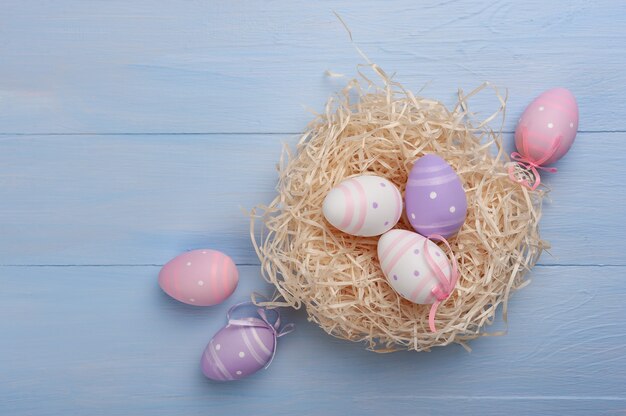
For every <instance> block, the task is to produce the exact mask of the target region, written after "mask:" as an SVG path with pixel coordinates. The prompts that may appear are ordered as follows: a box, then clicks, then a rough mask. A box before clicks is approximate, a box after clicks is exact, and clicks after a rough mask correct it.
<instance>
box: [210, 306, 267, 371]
mask: <svg viewBox="0 0 626 416" xmlns="http://www.w3.org/2000/svg"><path fill="white" fill-rule="evenodd" d="M244 320H247V321H250V322H254V323H255V326H239V325H231V324H229V325H226V326H225V327H224V328H222V329H221V330H220V331H218V332H217V334H215V336H214V337H213V338H212V339H211V341H210V342H209V344H208V345H207V347H206V349H205V350H204V354H202V358H201V359H200V367H201V368H202V373H203V374H204V375H205V376H206V377H208V378H210V379H211V380H215V381H230V380H239V379H241V378H244V377H247V376H249V375H252V374H254V373H256V372H257V371H259V370H260V369H262V368H264V367H265V366H266V365H267V364H268V362H269V361H270V359H271V357H272V354H273V352H274V348H275V347H276V345H275V337H274V332H273V330H272V328H270V326H269V324H267V323H266V322H264V321H262V320H260V319H258V318H244Z"/></svg>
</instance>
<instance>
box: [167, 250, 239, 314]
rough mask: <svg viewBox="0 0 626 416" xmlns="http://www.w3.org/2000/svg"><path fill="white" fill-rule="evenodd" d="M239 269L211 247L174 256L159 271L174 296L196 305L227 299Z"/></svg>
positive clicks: (234, 284)
mask: <svg viewBox="0 0 626 416" xmlns="http://www.w3.org/2000/svg"><path fill="white" fill-rule="evenodd" d="M238 282H239V272H238V271H237V267H236V266H235V263H234V262H233V260H232V259H231V258H230V257H228V256H227V255H226V254H224V253H222V252H219V251H216V250H209V249H201V250H193V251H188V252H186V253H183V254H181V255H179V256H176V257H174V258H173V259H172V260H170V261H169V262H167V264H165V265H164V266H163V268H162V269H161V271H160V272H159V286H161V289H163V291H164V292H165V293H167V294H168V295H170V296H171V297H173V298H174V299H176V300H178V301H180V302H183V303H186V304H189V305H195V306H212V305H217V304H219V303H222V302H223V301H224V300H226V299H227V298H228V297H229V296H230V295H231V294H232V293H233V292H234V291H235V288H236V287H237V283H238Z"/></svg>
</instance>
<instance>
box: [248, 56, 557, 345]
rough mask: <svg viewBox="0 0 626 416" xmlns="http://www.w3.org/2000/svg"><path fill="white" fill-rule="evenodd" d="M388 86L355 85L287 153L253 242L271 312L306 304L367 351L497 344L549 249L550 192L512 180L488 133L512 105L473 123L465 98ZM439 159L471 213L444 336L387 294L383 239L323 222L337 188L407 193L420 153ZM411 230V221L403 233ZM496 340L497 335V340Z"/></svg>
mask: <svg viewBox="0 0 626 416" xmlns="http://www.w3.org/2000/svg"><path fill="white" fill-rule="evenodd" d="M372 68H373V70H374V71H375V72H376V73H377V74H378V75H380V76H381V77H382V79H383V82H382V85H381V86H376V85H375V84H374V83H372V82H371V81H369V80H368V79H367V78H365V77H364V76H363V75H362V74H361V76H362V77H363V79H364V80H365V81H363V79H362V80H361V81H358V80H352V81H351V82H350V83H349V84H348V85H347V87H346V88H345V89H344V90H343V91H342V92H341V93H340V94H337V96H335V97H333V98H331V99H330V100H329V101H328V103H327V105H326V111H325V113H324V114H320V115H318V116H317V117H316V118H315V119H314V120H313V121H312V122H311V123H310V124H309V126H308V128H307V130H306V131H305V132H304V133H303V134H302V137H301V139H300V141H299V143H298V145H297V148H296V151H295V153H292V152H291V151H290V149H289V148H288V147H285V150H284V152H283V155H282V157H281V160H280V163H279V166H278V171H279V181H278V186H277V191H278V195H277V196H276V198H275V199H274V200H273V201H272V202H271V203H270V204H269V205H267V206H258V207H256V208H255V209H254V210H253V211H252V213H251V235H252V240H253V244H254V246H255V249H256V251H257V254H258V256H259V259H260V260H261V265H262V274H263V276H264V278H265V279H266V280H267V281H268V282H270V283H272V284H273V285H274V286H275V287H276V293H275V295H274V297H273V299H271V301H269V302H264V303H263V304H264V305H265V306H270V307H278V306H290V307H293V308H296V309H298V308H301V307H303V306H304V307H305V308H306V312H307V314H308V318H309V320H310V321H312V322H315V323H316V324H317V325H319V326H320V327H321V328H322V329H323V330H324V331H326V332H327V333H328V334H330V335H332V336H335V337H337V338H341V339H346V340H350V341H360V342H365V343H366V346H367V348H368V349H370V350H373V351H377V352H391V351H396V350H401V349H408V350H415V351H426V350H429V349H430V348H431V347H434V346H442V345H448V344H450V343H460V344H462V345H463V346H465V347H466V348H469V347H468V345H467V344H466V342H467V341H468V340H471V339H474V338H476V337H478V336H481V335H489V334H490V333H489V332H487V331H485V330H484V326H485V325H488V324H491V323H492V322H493V321H494V319H495V317H496V311H497V310H498V308H499V307H500V306H502V313H503V316H504V319H505V320H506V311H507V301H508V299H509V296H510V295H511V293H512V292H513V291H514V290H516V289H519V288H521V287H522V286H524V285H525V284H527V283H528V281H527V280H526V279H525V274H526V272H527V271H528V270H530V268H531V267H532V266H533V265H534V264H535V263H536V261H537V259H538V257H539V255H540V254H541V251H542V250H543V249H545V248H547V243H546V242H545V241H542V240H541V238H540V236H539V229H538V225H539V220H540V216H541V201H542V198H543V196H544V195H545V191H544V190H541V189H539V190H536V191H530V190H528V189H526V188H524V187H522V186H520V185H518V184H516V183H514V182H512V181H511V180H510V179H509V178H508V174H507V169H506V165H507V163H509V162H510V161H509V159H508V157H507V155H506V154H505V153H504V151H503V149H502V145H501V134H500V133H499V132H494V131H493V130H491V129H490V128H489V127H488V123H489V122H491V121H492V120H494V119H495V118H496V117H497V116H498V115H500V116H502V119H504V108H505V101H506V100H505V99H504V98H501V95H500V94H499V93H498V91H497V90H495V89H494V90H495V91H496V96H497V97H498V98H499V99H500V104H501V107H500V108H499V109H498V111H496V112H495V113H494V114H493V115H492V116H491V117H488V118H487V119H485V120H483V121H482V122H480V123H476V122H474V121H473V119H474V117H473V115H472V114H471V113H470V112H469V111H468V108H467V99H468V98H469V97H470V96H471V95H473V94H475V93H476V92H478V91H479V90H481V89H484V88H485V87H487V86H488V85H487V84H485V85H483V86H482V87H481V88H479V89H478V90H476V91H474V92H472V93H471V94H468V95H464V94H463V92H462V91H459V101H458V104H457V105H456V106H455V107H454V108H453V109H452V110H449V109H448V108H446V106H444V105H443V104H441V103H440V102H438V101H435V100H431V99H427V98H420V97H416V96H414V95H413V94H412V93H411V92H410V91H408V90H405V89H404V88H403V87H402V86H401V85H400V84H398V83H396V82H394V81H392V80H391V79H390V78H389V77H388V76H387V75H386V74H385V73H384V72H383V71H382V70H381V69H380V68H378V67H377V66H376V65H372ZM428 153H436V154H438V155H439V156H441V157H443V158H444V159H445V160H446V161H447V162H448V163H449V164H450V165H451V166H452V167H453V168H454V169H455V170H456V172H457V173H458V175H459V176H460V178H461V181H462V183H463V186H464V188H465V191H466V195H467V200H468V212H467V218H466V221H465V224H464V225H463V227H462V229H461V230H460V232H459V233H458V235H457V236H455V237H453V238H451V239H450V244H451V245H452V249H453V251H454V253H455V255H456V258H457V261H458V266H459V273H460V278H459V282H458V284H457V286H456V290H455V291H454V292H453V293H452V295H451V296H450V297H449V298H448V299H447V300H446V301H444V302H443V303H442V304H441V305H440V307H439V310H438V311H437V315H436V325H437V329H438V331H437V332H435V333H433V332H430V330H429V328H428V312H429V305H416V304H413V303H411V302H409V301H406V300H404V299H402V298H401V297H400V296H398V295H397V294H396V293H395V292H394V291H393V289H392V288H391V287H390V286H389V285H388V283H387V281H386V279H385V276H384V275H383V273H382V271H381V269H380V266H379V263H378V258H377V254H376V253H377V252H376V246H377V242H378V237H354V236H351V235H348V234H345V233H342V232H341V231H339V230H337V229H335V228H333V227H332V226H331V225H330V224H329V223H328V222H327V221H326V220H325V219H324V216H323V214H322V202H323V200H324V197H325V196H326V194H327V193H328V192H329V191H330V189H331V188H333V187H334V186H336V185H337V184H338V183H339V182H341V181H343V180H344V179H346V178H349V177H351V176H356V175H362V174H366V173H370V174H375V175H379V176H383V177H385V178H387V179H389V180H390V181H392V182H393V183H395V184H396V185H397V186H398V188H399V189H400V190H401V191H402V192H404V188H405V184H406V181H407V177H408V173H409V171H410V169H411V166H412V165H413V162H414V161H415V160H416V159H417V158H419V157H420V156H422V155H424V154H428ZM396 227H397V228H403V229H407V230H411V226H410V225H409V222H408V220H407V218H406V214H405V215H404V216H403V217H402V218H401V220H400V222H399V223H398V225H397V226H396ZM493 334H494V333H491V335H493Z"/></svg>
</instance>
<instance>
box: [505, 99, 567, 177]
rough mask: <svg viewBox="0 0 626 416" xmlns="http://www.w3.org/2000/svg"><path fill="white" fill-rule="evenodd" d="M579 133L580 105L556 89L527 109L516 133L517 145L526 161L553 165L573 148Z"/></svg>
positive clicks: (536, 100)
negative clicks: (577, 132)
mask: <svg viewBox="0 0 626 416" xmlns="http://www.w3.org/2000/svg"><path fill="white" fill-rule="evenodd" d="M577 130H578V104H577V103H576V98H575V97H574V94H572V93H571V92H570V91H569V90H567V89H565V88H553V89H551V90H548V91H545V92H544V93H542V94H541V95H539V96H538V97H537V98H535V100H534V101H533V102H532V103H530V104H529V105H528V107H526V110H524V113H522V116H521V117H520V119H519V123H518V125H517V128H516V129H515V145H516V147H517V150H518V151H519V153H521V155H522V156H524V158H525V159H527V160H529V161H532V162H534V163H536V164H537V165H541V166H545V165H550V164H552V163H554V162H556V161H557V160H559V159H560V158H562V157H563V156H564V155H565V153H567V151H568V150H569V149H570V147H572V144H573V143H574V139H575V138H576V131H577Z"/></svg>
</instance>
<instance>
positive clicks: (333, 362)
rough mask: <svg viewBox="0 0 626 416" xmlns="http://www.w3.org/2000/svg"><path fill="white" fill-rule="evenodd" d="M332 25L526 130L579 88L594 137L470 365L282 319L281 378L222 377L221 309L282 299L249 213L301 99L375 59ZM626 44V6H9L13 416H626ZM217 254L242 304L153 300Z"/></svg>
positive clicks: (6, 110)
mask: <svg viewBox="0 0 626 416" xmlns="http://www.w3.org/2000/svg"><path fill="white" fill-rule="evenodd" d="M332 10H336V11H337V12H338V13H340V14H341V15H342V16H343V18H344V19H345V21H346V22H347V24H348V25H349V26H350V28H351V29H352V32H353V35H354V38H355V40H356V42H357V43H358V45H359V46H360V47H361V48H362V49H363V50H364V51H365V53H367V54H368V55H369V56H370V57H371V58H372V60H374V61H375V62H377V63H378V64H380V65H381V66H382V67H383V68H385V69H386V70H387V71H388V72H390V73H393V72H395V73H397V75H396V79H398V80H400V81H402V82H403V83H405V84H406V86H407V87H409V88H411V89H413V90H418V89H420V88H421V87H422V86H424V85H425V84H428V86H427V88H426V89H425V90H424V91H423V92H422V94H423V95H427V96H429V97H433V98H437V99H440V100H442V101H443V102H445V103H452V102H453V101H454V94H455V92H456V90H457V88H459V87H461V88H463V89H464V90H466V91H467V90H470V89H472V88H473V87H475V86H477V85H479V84H480V83H482V82H483V81H485V80H489V81H491V82H493V83H494V84H496V85H498V86H501V87H506V88H508V90H509V94H510V99H509V106H508V110H507V114H508V117H507V122H506V124H505V130H506V131H508V132H511V131H512V130H513V128H514V125H515V120H516V119H517V117H518V116H519V115H520V114H521V113H522V111H523V110H524V107H525V106H526V105H527V104H528V103H529V102H530V100H531V99H532V98H534V97H535V96H536V95H537V94H538V93H540V92H542V91H543V90H545V89H547V88H550V87H554V86H557V85H562V86H566V87H569V88H570V89H571V90H572V91H573V92H574V94H575V95H576V96H577V98H578V100H579V105H580V111H581V122H580V130H581V132H579V135H578V137H577V140H576V143H575V145H574V147H573V148H572V151H571V152H570V153H569V154H568V155H567V156H566V157H565V158H564V159H563V160H562V161H561V162H560V163H559V164H558V165H557V166H558V168H559V172H558V173H556V174H554V175H545V176H544V177H545V182H546V183H547V184H548V185H549V186H550V187H552V189H553V191H552V193H551V201H548V202H547V203H546V206H545V209H544V218H543V219H542V235H543V237H544V238H545V239H547V240H548V241H550V242H551V243H552V244H553V249H552V250H551V253H550V254H545V255H543V256H542V258H541V260H540V265H539V266H537V267H536V268H535V269H534V270H533V271H532V274H531V277H532V278H533V282H532V284H531V285H530V286H528V287H527V288H526V289H524V290H522V291H521V292H519V293H517V294H516V295H515V296H514V297H513V299H512V301H511V303H510V305H509V326H508V334H507V335H506V336H504V337H489V338H482V339H480V340H477V341H475V342H473V343H472V345H471V346H472V347H473V352H472V353H467V352H465V351H464V350H463V349H462V348H461V347H458V346H451V347H449V348H441V349H437V350H435V351H433V352H431V353H422V354H415V353H413V354H411V353H397V354H392V355H377V354H373V353H370V352H367V351H364V350H363V346H362V345H358V344H351V343H346V342H342V341H339V340H336V339H334V338H332V337H329V336H327V335H326V334H324V333H322V331H321V330H320V329H319V328H317V327H316V326H315V325H314V324H311V323H308V322H307V321H306V317H305V314H304V312H303V311H286V316H287V318H288V319H291V320H294V321H295V322H296V323H297V325H298V329H297V331H296V332H295V333H294V334H291V335H289V336H287V337H285V338H283V339H281V342H280V345H279V351H278V354H277V356H276V360H275V362H274V363H273V364H272V366H271V368H270V369H268V370H267V371H265V372H262V373H261V374H258V375H256V376H255V377H252V378H250V379H247V380H243V381H241V382H238V383H231V384H217V383H213V382H210V381H208V380H206V379H204V378H203V377H202V375H201V373H200V371H199V368H198V361H199V357H200V354H201V352H202V349H203V348H204V346H205V344H206V343H207V342H208V340H209V339H210V337H211V336H212V334H213V333H214V332H215V331H216V330H217V329H219V327H220V326H221V325H223V323H224V319H225V311H226V309H227V308H228V306H229V305H230V304H232V303H234V302H237V301H241V300H245V299H247V297H248V295H249V293H250V292H251V291H253V290H259V291H263V292H265V293H269V291H270V288H269V287H268V286H267V285H266V284H265V283H264V282H263V281H262V279H261V278H260V276H259V272H260V271H259V267H258V259H256V257H255V256H254V253H253V250H252V247H251V244H250V242H249V237H248V221H247V219H246V217H245V216H244V215H243V214H242V212H241V208H246V209H249V208H250V207H252V206H253V205H255V204H257V203H260V202H267V201H269V200H271V199H272V198H273V196H274V190H273V189H274V186H275V181H276V173H275V165H276V162H277V161H278V157H279V154H280V149H281V143H282V142H284V141H286V142H289V143H293V142H294V134H295V133H297V132H298V131H302V129H303V128H304V126H305V124H306V123H307V122H308V121H309V119H310V118H311V115H310V113H309V112H308V110H306V109H305V108H304V106H307V107H310V108H312V109H314V110H320V109H321V108H322V106H323V103H324V102H325V101H326V99H327V97H328V96H329V95H330V94H332V93H333V92H334V91H336V90H337V89H339V88H341V87H342V86H343V85H344V84H345V82H346V80H347V79H348V78H349V77H353V76H354V75H355V69H356V65H357V64H359V63H362V60H361V58H360V57H359V55H358V54H357V52H356V51H355V48H354V47H353V45H352V44H351V43H350V42H349V40H348V37H347V34H346V32H345V30H344V28H343V27H342V26H341V24H340V23H338V21H337V19H336V18H335V16H334V15H333V14H332ZM624 44H626V3H624V2H623V1H618V0H600V1H597V2H588V1H583V0H574V1H553V2H545V1H541V0H528V1H525V2H519V1H514V0H497V1H486V0H485V1H475V0H474V1H471V0H456V1H455V0H452V1H441V0H439V1H437V0H425V1H420V2H414V1H409V0H399V1H391V2H384V3H382V2H371V1H363V2H359V3H358V4H357V3H355V2H351V1H348V0H340V1H333V2H330V1H318V2H307V1H304V0H297V1H291V2H281V1H263V2H261V1H252V0H245V1H237V2H207V1H200V0H167V1H162V2H153V1H149V0H134V1H132V2H131V1H127V0H110V1H96V0H91V1H84V0H58V1H55V2H50V1H45V0H38V1H35V0H33V1H28V2H25V1H19V0H3V1H2V2H1V4H0V317H1V318H0V414H1V415H5V414H6V415H12V416H14V415H16V416H22V415H24V416H26V415H28V416H32V415H37V416H39V415H44V416H45V415H59V414H64V415H70V416H71V415H77V416H78V415H85V414H89V415H107V416H109V415H112V416H115V415H124V416H126V415H168V416H175V415H206V414H211V415H216V416H217V415H249V414H250V415H251V414H254V415H273V416H280V415H320V414H323V415H335V414H336V415H347V414H360V415H380V414H393V415H396V414H417V413H419V414H420V415H422V414H423V415H448V414H464V413H465V414H480V415H502V414H507V415H527V414H537V415H559V416H561V415H591V414H592V415H615V414H626V387H625V386H626V364H625V363H624V356H626V323H625V321H624V314H625V313H626V307H625V306H624V301H623V300H624V296H625V295H626V283H625V280H624V273H625V272H626V260H625V257H624V252H626V244H625V243H624V235H626V196H625V194H624V192H623V189H622V188H623V183H624V181H625V180H626V171H625V170H624V160H625V158H626V150H625V144H626V137H625V135H626V121H625V120H626V102H625V100H624V99H623V97H625V96H626V75H625V71H623V67H624V64H626V57H625V56H624V53H623V45H624ZM326 70H331V71H334V72H338V73H344V74H346V75H347V78H329V77H327V76H325V75H324V71H326ZM471 104H472V108H473V109H475V110H477V111H479V112H480V115H483V116H485V115H487V114H490V113H491V112H493V110H494V108H496V101H495V99H494V97H493V96H492V95H490V94H488V93H487V94H481V95H480V96H478V97H476V98H475V99H473V100H472V102H471ZM496 127H497V126H494V128H496ZM112 133H113V134H112ZM505 139H506V140H507V141H508V143H509V144H510V143H511V134H510V133H508V134H505ZM198 247H213V248H218V249H221V250H223V251H225V252H227V253H228V254H230V255H232V256H233V258H234V259H235V260H236V262H237V263H238V264H239V268H240V272H241V276H242V278H241V282H240V286H239V287H238V289H237V291H236V292H235V294H234V295H233V297H232V298H231V299H229V301H228V302H227V303H226V304H223V305H219V306H217V307H212V308H202V309H199V308H194V307H191V306H186V305H183V304H179V303H177V302H175V301H173V300H171V299H170V298H168V297H167V296H166V295H164V294H163V293H162V292H161V291H160V290H159V289H158V286H157V284H156V277H157V273H158V270H159V266H160V265H162V264H163V263H165V262H166V261H167V260H169V259H170V258H171V257H173V256H174V255H176V254H178V253H180V252H182V251H184V250H188V249H192V248H198ZM503 328H504V324H503V323H502V322H501V321H498V322H497V323H496V324H495V325H494V327H493V328H490V329H492V330H498V329H503Z"/></svg>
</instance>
